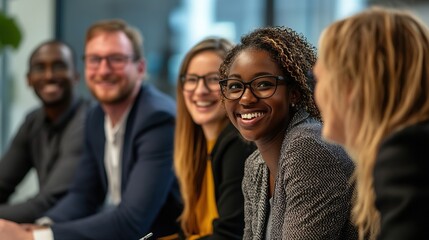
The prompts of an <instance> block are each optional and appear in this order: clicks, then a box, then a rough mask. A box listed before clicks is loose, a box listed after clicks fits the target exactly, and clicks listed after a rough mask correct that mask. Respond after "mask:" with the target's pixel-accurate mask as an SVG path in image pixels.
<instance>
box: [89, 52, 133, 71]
mask: <svg viewBox="0 0 429 240" xmlns="http://www.w3.org/2000/svg"><path fill="white" fill-rule="evenodd" d="M103 59H106V61H107V64H108V65H109V66H110V67H111V68H113V69H122V68H124V67H125V65H126V64H127V63H128V61H129V60H132V61H136V60H137V59H136V58H135V57H133V56H130V55H125V54H112V55H107V56H104V57H102V56H98V55H85V56H83V60H84V62H85V66H86V67H87V68H90V69H97V68H98V67H99V66H100V63H101V61H103Z"/></svg>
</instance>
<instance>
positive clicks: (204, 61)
mask: <svg viewBox="0 0 429 240" xmlns="http://www.w3.org/2000/svg"><path fill="white" fill-rule="evenodd" d="M222 61H223V60H222V58H221V57H220V56H219V55H218V54H217V53H216V52H214V51H203V52H200V53H197V54H196V55H195V56H194V57H193V58H192V59H191V60H190V61H189V65H188V70H187V71H188V73H200V72H202V73H204V72H207V71H212V72H217V71H218V69H219V66H220V64H221V63H222Z"/></svg>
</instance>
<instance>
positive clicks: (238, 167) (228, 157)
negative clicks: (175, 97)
mask: <svg viewBox="0 0 429 240" xmlns="http://www.w3.org/2000/svg"><path fill="white" fill-rule="evenodd" d="M254 150H255V148H254V145H253V144H251V143H246V142H244V141H243V140H241V139H240V137H239V136H238V135H235V137H234V139H233V140H232V141H230V142H228V143H225V148H224V149H223V150H221V151H222V152H220V153H217V154H216V155H217V156H216V157H215V161H216V160H217V163H214V164H216V165H218V166H217V167H218V168H215V169H213V170H215V171H219V172H216V173H213V175H217V176H218V177H217V178H216V179H217V180H218V181H217V182H215V184H216V187H215V188H216V189H217V190H216V199H217V202H216V205H217V210H218V214H219V218H217V219H215V220H214V221H213V234H212V235H211V236H206V237H203V238H201V239H218V240H221V239H225V240H227V239H242V238H243V229H244V199H243V193H242V191H241V182H242V180H243V174H244V162H245V161H246V158H247V157H248V156H249V155H250V154H251V153H252V152H253V151H254Z"/></svg>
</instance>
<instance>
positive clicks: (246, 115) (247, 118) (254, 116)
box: [241, 112, 264, 120]
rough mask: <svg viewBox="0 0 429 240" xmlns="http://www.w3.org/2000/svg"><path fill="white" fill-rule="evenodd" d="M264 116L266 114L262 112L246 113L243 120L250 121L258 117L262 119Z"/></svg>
mask: <svg viewBox="0 0 429 240" xmlns="http://www.w3.org/2000/svg"><path fill="white" fill-rule="evenodd" d="M263 115H264V113H261V112H255V113H245V114H241V118H242V119H245V120H250V119H253V118H257V117H260V116H263Z"/></svg>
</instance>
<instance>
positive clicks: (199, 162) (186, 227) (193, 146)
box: [174, 37, 232, 236]
mask: <svg viewBox="0 0 429 240" xmlns="http://www.w3.org/2000/svg"><path fill="white" fill-rule="evenodd" d="M231 47H232V43H231V42H229V41H228V40H226V39H224V38H214V37H211V38H207V39H204V40H202V41H201V42H199V43H197V44H196V45H195V46H194V47H193V48H191V50H189V52H188V53H187V54H186V56H185V58H184V59H183V61H182V64H181V67H180V73H179V76H178V79H177V120H176V129H175V136H174V168H175V172H176V175H177V177H178V180H179V185H180V191H181V194H182V198H183V203H184V209H183V212H182V214H181V215H180V217H179V219H180V225H181V228H182V230H183V232H184V233H185V235H186V236H189V235H191V234H193V233H196V232H197V230H198V229H197V226H198V224H197V222H196V216H195V211H194V207H195V205H196V204H197V201H198V199H199V197H200V195H201V184H202V181H203V177H204V173H205V169H206V163H207V159H208V156H207V142H206V139H205V137H204V133H203V130H202V128H201V126H200V125H198V124H196V123H195V122H194V121H193V120H192V117H191V115H190V113H189V111H188V109H187V107H186V105H185V100H184V97H183V83H182V80H181V77H183V76H184V75H185V74H186V73H187V71H188V66H189V63H190V61H191V60H192V59H193V58H194V57H195V56H196V55H197V54H199V53H201V52H205V51H212V52H215V53H217V54H218V55H219V57H220V58H222V59H224V58H225V56H226V54H227V51H228V50H229V49H231ZM226 121H228V119H227V118H226V115H225V122H226ZM221 124H225V123H221Z"/></svg>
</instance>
